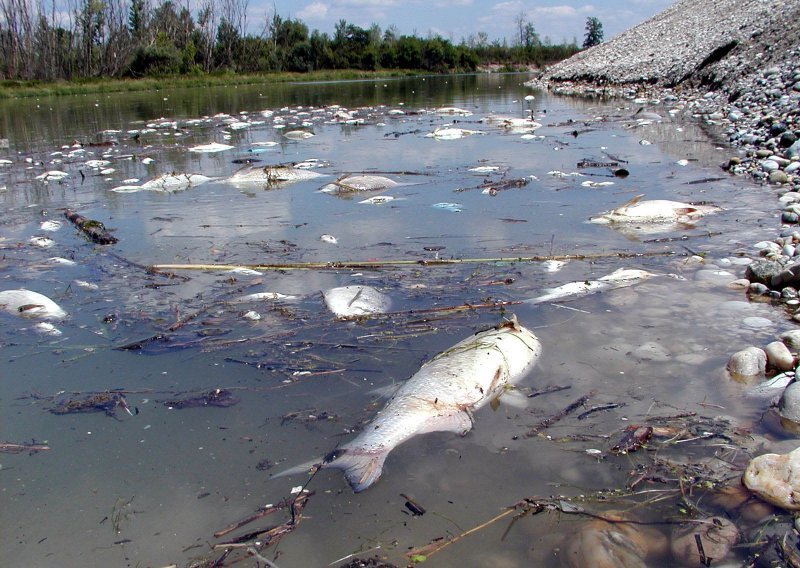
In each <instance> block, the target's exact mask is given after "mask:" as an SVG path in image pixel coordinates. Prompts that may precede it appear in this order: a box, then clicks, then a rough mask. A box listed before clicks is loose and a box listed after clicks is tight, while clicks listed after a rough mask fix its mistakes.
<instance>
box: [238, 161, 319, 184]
mask: <svg viewBox="0 0 800 568" xmlns="http://www.w3.org/2000/svg"><path fill="white" fill-rule="evenodd" d="M324 175H325V174H320V173H317V172H312V171H309V170H308V169H305V168H296V167H294V166H251V167H247V168H243V169H241V170H239V171H238V172H236V173H234V174H233V175H232V176H231V177H229V178H227V179H225V180H224V181H225V183H230V184H232V185H237V186H245V185H263V186H270V185H278V184H289V183H294V182H297V181H306V180H310V179H315V178H318V177H323V176H324Z"/></svg>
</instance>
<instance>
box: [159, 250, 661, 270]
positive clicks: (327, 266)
mask: <svg viewBox="0 0 800 568" xmlns="http://www.w3.org/2000/svg"><path fill="white" fill-rule="evenodd" d="M675 254H676V253H675V252H674V251H657V252H606V253H589V254H555V255H537V256H517V257H497V258H432V259H422V260H355V261H350V260H345V261H331V262H289V263H282V264H279V263H275V264H154V265H152V266H151V267H150V270H151V271H159V270H236V269H243V268H246V269H250V270H340V269H370V268H382V267H386V266H414V265H422V266H431V267H433V266H451V265H454V264H484V263H495V262H508V263H513V262H545V261H547V260H598V259H601V258H647V257H654V256H674V255H675Z"/></svg>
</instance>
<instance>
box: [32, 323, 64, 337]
mask: <svg viewBox="0 0 800 568" xmlns="http://www.w3.org/2000/svg"><path fill="white" fill-rule="evenodd" d="M33 329H34V331H36V332H38V333H41V334H44V335H52V336H53V337H58V336H59V335H62V333H61V330H60V329H58V328H57V327H56V326H54V325H53V324H52V323H50V322H46V321H40V322H39V323H37V324H36V325H34V326H33Z"/></svg>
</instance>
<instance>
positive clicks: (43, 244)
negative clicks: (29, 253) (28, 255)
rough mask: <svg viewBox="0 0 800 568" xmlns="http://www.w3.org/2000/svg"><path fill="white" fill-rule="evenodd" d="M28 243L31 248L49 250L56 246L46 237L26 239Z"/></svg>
mask: <svg viewBox="0 0 800 568" xmlns="http://www.w3.org/2000/svg"><path fill="white" fill-rule="evenodd" d="M28 242H29V243H30V244H32V245H33V246H35V247H39V248H50V247H51V246H53V245H54V244H56V242H55V241H54V240H53V239H50V238H48V237H31V238H30V239H28Z"/></svg>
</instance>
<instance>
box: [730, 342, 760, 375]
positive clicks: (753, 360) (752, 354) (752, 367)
mask: <svg viewBox="0 0 800 568" xmlns="http://www.w3.org/2000/svg"><path fill="white" fill-rule="evenodd" d="M766 370H767V354H766V353H765V352H764V350H763V349H759V348H758V347H747V348H745V349H742V350H741V351H737V352H736V353H734V354H733V355H731V358H730V359H729V360H728V372H729V373H730V374H731V375H732V376H733V377H734V378H740V377H742V378H746V377H756V376H758V375H763V374H764V372H765V371H766Z"/></svg>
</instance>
